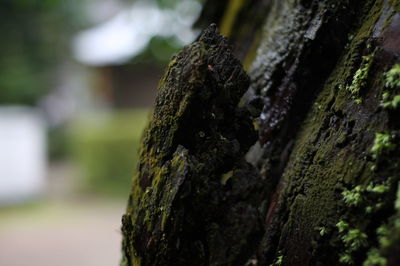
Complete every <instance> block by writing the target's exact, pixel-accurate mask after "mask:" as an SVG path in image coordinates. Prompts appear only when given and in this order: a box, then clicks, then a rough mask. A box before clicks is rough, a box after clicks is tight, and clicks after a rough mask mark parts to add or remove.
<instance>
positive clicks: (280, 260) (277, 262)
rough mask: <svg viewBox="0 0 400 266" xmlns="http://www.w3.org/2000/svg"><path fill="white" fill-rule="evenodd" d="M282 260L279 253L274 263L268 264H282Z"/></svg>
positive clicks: (271, 265) (272, 265)
mask: <svg viewBox="0 0 400 266" xmlns="http://www.w3.org/2000/svg"><path fill="white" fill-rule="evenodd" d="M282 262H283V255H279V256H278V257H276V259H275V261H274V263H272V264H270V266H280V265H282Z"/></svg>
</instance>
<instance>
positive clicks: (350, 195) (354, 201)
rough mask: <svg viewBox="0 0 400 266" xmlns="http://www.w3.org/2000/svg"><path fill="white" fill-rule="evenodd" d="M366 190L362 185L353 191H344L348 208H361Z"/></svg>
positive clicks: (344, 198) (344, 199)
mask: <svg viewBox="0 0 400 266" xmlns="http://www.w3.org/2000/svg"><path fill="white" fill-rule="evenodd" d="M363 192H364V188H363V187H362V186H360V185H358V186H356V187H355V188H353V189H352V190H347V189H346V190H344V191H343V192H342V197H343V201H344V202H345V203H346V205H347V206H349V207H351V206H354V207H355V206H359V205H360V204H361V203H362V202H363V200H364V199H363V195H362V193H363Z"/></svg>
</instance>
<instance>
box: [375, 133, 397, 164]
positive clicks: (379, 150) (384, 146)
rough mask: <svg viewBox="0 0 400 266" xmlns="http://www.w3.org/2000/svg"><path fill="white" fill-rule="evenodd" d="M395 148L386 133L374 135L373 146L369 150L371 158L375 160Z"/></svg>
mask: <svg viewBox="0 0 400 266" xmlns="http://www.w3.org/2000/svg"><path fill="white" fill-rule="evenodd" d="M395 147H396V145H395V144H393V143H392V142H391V136H390V135H389V134H387V133H375V140H374V144H373V146H372V148H371V153H372V157H373V158H375V159H376V158H377V157H378V156H379V155H381V154H383V153H385V152H387V151H391V150H393V149H394V148H395Z"/></svg>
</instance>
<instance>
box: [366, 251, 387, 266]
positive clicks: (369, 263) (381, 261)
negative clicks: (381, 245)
mask: <svg viewBox="0 0 400 266" xmlns="http://www.w3.org/2000/svg"><path fill="white" fill-rule="evenodd" d="M386 265H387V260H386V258H384V257H382V256H381V255H380V252H379V250H378V249H376V248H372V249H370V250H369V251H368V254H367V259H366V260H365V261H364V263H363V266H386Z"/></svg>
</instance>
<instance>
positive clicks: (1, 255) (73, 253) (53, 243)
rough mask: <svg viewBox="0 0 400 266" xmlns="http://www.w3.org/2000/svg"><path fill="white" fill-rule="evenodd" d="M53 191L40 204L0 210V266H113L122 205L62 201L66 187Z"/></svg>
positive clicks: (117, 252) (79, 198) (78, 199)
mask: <svg viewBox="0 0 400 266" xmlns="http://www.w3.org/2000/svg"><path fill="white" fill-rule="evenodd" d="M59 172H60V171H59ZM61 172H62V171H61ZM60 180H61V179H60ZM64 180H65V179H64ZM54 181H55V180H54ZM55 187H57V184H55V185H54V184H53V187H52V189H51V190H52V193H50V194H49V195H48V196H47V197H45V200H42V201H40V202H36V203H31V204H28V205H25V206H19V207H8V208H2V209H0V266H113V265H115V266H117V265H119V259H120V254H121V252H120V246H121V245H120V241H121V234H120V219H121V216H122V213H123V210H124V208H125V204H126V203H125V201H124V200H120V201H116V200H114V201H110V200H108V201H106V200H100V199H94V198H88V197H82V196H77V195H71V194H70V195H69V196H67V194H69V193H68V192H67V191H68V190H69V189H66V188H67V187H68V186H67V184H63V185H60V186H59V187H58V188H57V189H54V188H55ZM61 188H62V189H61ZM63 189H64V190H65V191H64V192H65V193H63V191H62V190H63ZM55 192H60V193H55ZM56 194H58V195H59V197H57V196H56ZM61 195H63V196H61ZM60 196H61V197H60Z"/></svg>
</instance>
